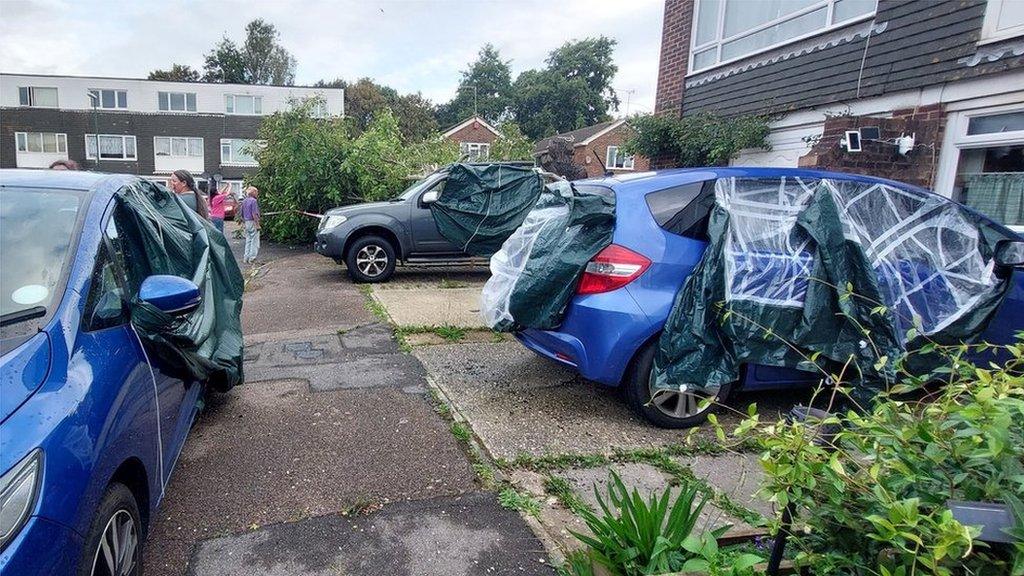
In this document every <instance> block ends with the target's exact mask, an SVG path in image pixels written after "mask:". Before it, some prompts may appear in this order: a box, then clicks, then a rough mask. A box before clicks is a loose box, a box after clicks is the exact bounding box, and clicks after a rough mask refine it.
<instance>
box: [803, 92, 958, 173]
mask: <svg viewBox="0 0 1024 576" xmlns="http://www.w3.org/2000/svg"><path fill="white" fill-rule="evenodd" d="M865 126H878V128H879V130H880V132H881V135H880V137H879V140H887V141H888V142H868V141H862V142H861V147H862V148H863V150H862V151H861V152H847V151H846V150H845V149H844V148H843V147H841V146H840V141H841V140H842V139H843V137H844V136H845V134H844V133H845V132H846V131H847V130H856V129H858V128H861V127H865ZM945 129H946V113H945V111H944V110H943V108H942V105H939V104H936V105H931V106H920V107H918V108H908V109H904V110H895V111H893V117H892V118H874V117H870V116H837V117H835V118H829V119H827V120H826V121H825V128H824V130H823V131H822V135H821V139H820V140H819V141H818V143H817V144H815V145H814V146H813V147H812V148H811V151H810V152H809V153H808V154H807V155H806V156H803V157H802V158H800V166H801V167H804V168H820V169H823V170H836V171H840V172H853V173H856V174H867V175H870V176H878V177H881V178H890V179H892V180H899V181H900V182H906V183H908V184H915V185H917V186H921V187H923V188H928V189H931V188H933V187H934V185H935V177H936V171H937V168H938V162H939V152H940V148H941V146H942V134H943V133H944V132H945ZM904 134H906V135H908V136H909V135H911V134H913V135H914V149H913V150H911V151H910V153H909V154H907V155H906V156H903V155H901V154H900V153H899V152H898V151H897V150H898V149H897V146H896V145H895V144H892V143H890V142H892V141H893V140H894V139H896V138H899V137H900V136H901V135H904Z"/></svg>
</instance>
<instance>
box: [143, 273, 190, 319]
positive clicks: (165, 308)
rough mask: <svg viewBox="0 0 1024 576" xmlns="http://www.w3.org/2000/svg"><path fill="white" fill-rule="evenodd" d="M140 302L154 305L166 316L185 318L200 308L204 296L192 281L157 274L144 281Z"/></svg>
mask: <svg viewBox="0 0 1024 576" xmlns="http://www.w3.org/2000/svg"><path fill="white" fill-rule="evenodd" d="M139 300H142V301H143V302H147V303H149V304H152V305H153V306H155V307H156V308H157V309H158V310H160V311H161V312H164V313H165V314H171V315H172V316H183V315H185V314H188V313H189V312H192V311H193V310H195V309H196V308H198V307H199V305H200V304H201V303H202V302H203V296H202V294H200V293H199V287H198V286H196V285H195V284H193V283H192V281H191V280H188V279H185V278H180V277H178V276H168V275H164V274H157V275H154V276H150V277H148V278H146V279H145V280H143V281H142V286H141V287H140V288H139Z"/></svg>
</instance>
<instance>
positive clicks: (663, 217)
mask: <svg viewBox="0 0 1024 576" xmlns="http://www.w3.org/2000/svg"><path fill="white" fill-rule="evenodd" d="M645 200H646V201H647V207H648V208H649V209H650V211H651V216H653V217H654V221H655V222H657V223H658V226H661V227H662V228H664V229H665V230H668V231H669V232H672V233H673V234H678V235H680V236H686V237H687V238H693V239H694V240H702V241H707V239H708V219H709V218H710V215H711V208H713V207H714V205H715V181H714V180H707V181H703V182H691V183H689V184H683V185H681V186H673V187H672V188H666V189H664V190H658V191H657V192H651V193H650V194H648V195H647V196H646V197H645Z"/></svg>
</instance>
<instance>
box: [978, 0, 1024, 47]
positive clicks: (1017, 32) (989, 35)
mask: <svg viewBox="0 0 1024 576" xmlns="http://www.w3.org/2000/svg"><path fill="white" fill-rule="evenodd" d="M1009 6H1016V7H1017V8H1018V9H1020V10H1024V5H1022V4H1021V3H1020V0H988V3H987V4H986V6H985V20H984V21H983V22H982V24H981V38H980V39H979V40H978V44H991V43H992V42H1001V41H1003V40H1007V39H1010V38H1016V37H1017V36H1024V24H1021V25H1019V26H1014V27H1012V28H1007V29H1006V30H999V16H1000V14H1001V13H1002V11H1003V9H1004V8H1006V7H1009Z"/></svg>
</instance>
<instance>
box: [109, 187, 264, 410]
mask: <svg viewBox="0 0 1024 576" xmlns="http://www.w3.org/2000/svg"><path fill="white" fill-rule="evenodd" d="M115 199H116V202H117V210H116V211H115V222H116V223H117V229H118V234H119V236H120V237H121V238H122V241H123V242H124V244H125V246H126V253H127V254H130V255H131V256H132V257H131V258H126V262H125V265H126V267H127V271H126V272H127V275H128V280H129V283H130V286H129V293H131V294H138V292H139V287H140V286H141V284H142V281H143V280H145V279H146V277H148V276H151V275H154V274H170V275H174V276H180V277H182V278H187V279H189V280H191V281H192V282H193V283H195V284H196V286H198V287H199V291H200V293H201V294H202V297H203V301H202V304H201V305H200V306H199V307H198V308H197V309H196V310H195V311H193V312H191V313H189V314H186V315H185V316H171V315H169V314H166V313H164V312H162V311H160V310H159V309H157V308H156V307H154V306H153V305H151V304H149V303H147V302H143V301H141V300H139V299H138V298H137V297H136V298H133V300H132V301H131V303H130V308H131V317H132V325H133V326H135V329H136V331H137V332H138V333H139V336H140V337H141V338H142V341H143V343H144V344H145V346H146V350H147V352H148V353H149V355H150V357H151V358H152V359H154V360H155V361H158V362H159V363H160V366H161V369H162V370H164V371H165V372H166V373H168V374H169V375H172V376H174V377H177V378H182V379H184V380H186V381H200V382H207V383H208V384H209V385H210V386H212V387H213V388H214V389H216V390H220V391H225V390H228V389H230V388H231V387H232V386H234V385H236V384H240V383H241V382H242V380H243V375H242V347H243V342H242V326H241V312H242V290H243V287H244V285H243V280H242V273H241V271H239V269H238V264H237V263H236V262H235V258H234V256H233V255H232V254H231V248H230V246H229V245H228V241H227V239H226V238H224V235H223V234H221V233H219V232H217V231H216V229H214V228H213V226H212V225H211V224H210V223H209V222H207V221H205V220H203V219H202V218H200V217H199V215H198V214H196V213H195V212H194V211H192V210H190V209H189V208H188V207H187V206H186V204H185V202H184V201H183V200H182V199H181V198H179V197H178V196H177V195H176V194H173V193H171V192H169V191H168V190H167V189H166V188H163V187H161V186H157V185H156V184H153V183H151V182H146V181H139V182H136V183H135V184H133V185H130V186H126V187H124V188H122V189H121V190H120V191H119V192H118V193H117V195H116V196H115Z"/></svg>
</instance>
